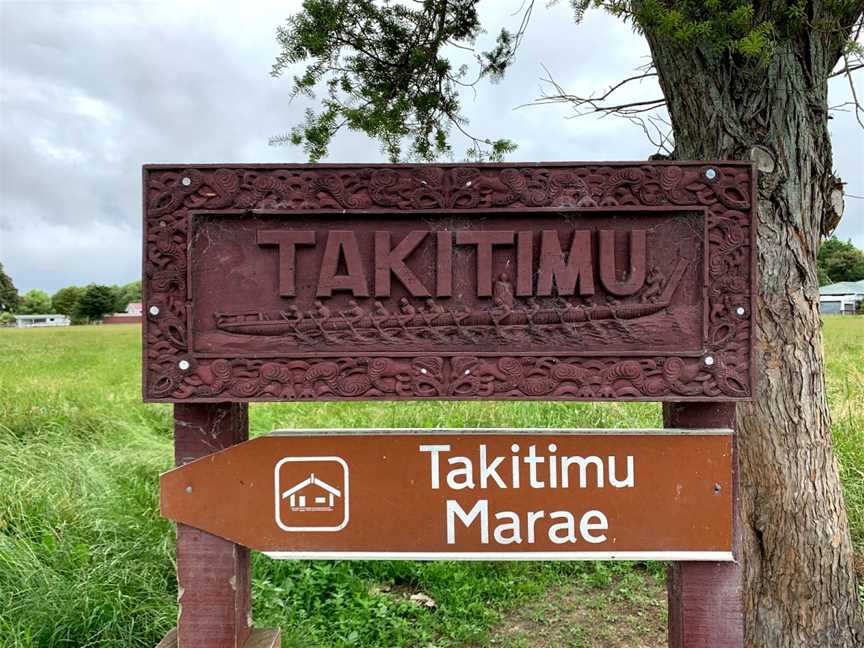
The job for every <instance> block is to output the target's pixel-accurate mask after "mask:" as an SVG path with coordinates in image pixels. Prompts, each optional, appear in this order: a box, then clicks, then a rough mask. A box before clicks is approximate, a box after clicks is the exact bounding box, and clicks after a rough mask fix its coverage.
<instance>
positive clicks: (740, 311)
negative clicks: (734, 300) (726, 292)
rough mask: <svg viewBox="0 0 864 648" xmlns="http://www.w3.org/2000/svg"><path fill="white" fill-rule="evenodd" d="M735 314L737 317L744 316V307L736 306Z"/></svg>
mask: <svg viewBox="0 0 864 648" xmlns="http://www.w3.org/2000/svg"><path fill="white" fill-rule="evenodd" d="M735 314H736V315H737V316H738V317H743V316H744V307H743V306H739V307H738V308H736V309H735Z"/></svg>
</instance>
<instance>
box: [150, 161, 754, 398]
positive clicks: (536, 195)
mask: <svg viewBox="0 0 864 648" xmlns="http://www.w3.org/2000/svg"><path fill="white" fill-rule="evenodd" d="M709 167H710V168H711V169H713V170H714V171H715V174H714V177H713V178H712V179H710V180H709V179H708V177H707V176H706V174H705V171H706V170H707V169H708V168H709ZM752 173H753V172H752V169H751V166H750V165H748V164H742V163H717V164H710V165H709V164H695V163H693V164H687V163H681V164H664V163H644V164H640V163H632V164H622V163H616V164H608V165H603V164H563V163H562V164H561V165H560V166H556V165H549V166H544V167H539V166H524V167H523V166H518V165H477V166H471V167H466V166H425V165H418V166H381V167H372V168H370V167H353V166H346V167H333V166H317V167H315V166H307V167H290V168H277V167H274V166H263V165H262V166H236V167H235V166H232V167H230V168H229V167H226V168H217V167H207V166H202V167H195V168H182V167H170V166H156V167H152V166H151V167H145V173H144V192H145V194H144V212H145V232H144V247H145V250H144V300H145V312H146V313H147V318H146V321H145V328H144V343H145V358H144V361H145V367H144V391H145V398H146V399H148V400H155V401H159V400H164V401H174V402H177V401H181V402H182V401H208V400H209V401H217V400H301V399H315V400H327V399H484V398H488V399H544V400H600V399H617V400H665V399H668V400H688V399H692V400H704V399H709V400H710V399H718V400H729V399H741V398H749V397H750V395H751V382H752V367H751V349H750V345H751V340H752V331H751V329H752V321H751V307H752V289H753V274H754V270H753V250H752V238H753V230H752V223H751V219H752V207H751V195H752V189H753V186H752V182H753V176H752ZM709 175H710V174H709Z"/></svg>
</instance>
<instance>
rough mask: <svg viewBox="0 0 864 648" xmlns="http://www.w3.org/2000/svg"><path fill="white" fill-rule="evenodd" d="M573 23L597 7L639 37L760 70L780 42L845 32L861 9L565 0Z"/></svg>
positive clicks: (795, 2) (842, 4) (688, 0)
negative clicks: (626, 24)
mask: <svg viewBox="0 0 864 648" xmlns="http://www.w3.org/2000/svg"><path fill="white" fill-rule="evenodd" d="M570 3H571V5H572V6H573V9H574V12H575V15H576V20H577V22H578V21H580V20H581V19H582V18H583V17H584V15H585V13H586V12H587V11H588V10H589V9H591V8H602V9H605V10H607V11H609V12H610V13H612V14H614V15H617V16H621V17H623V18H625V19H628V20H631V21H632V22H633V23H634V24H635V25H636V27H637V28H638V29H639V30H640V31H642V32H649V31H650V32H652V34H653V35H654V37H655V38H659V39H669V40H671V41H673V42H675V43H677V44H678V45H680V46H681V47H682V48H685V49H689V50H693V51H694V52H698V53H699V54H700V55H702V56H708V57H714V58H719V57H722V56H730V57H733V58H737V59H739V60H738V62H739V63H744V64H745V65H746V64H748V63H749V64H752V65H755V66H757V67H761V66H762V65H763V64H765V63H766V62H768V61H769V60H770V59H771V57H772V55H773V53H774V50H775V47H776V44H777V42H778V40H780V39H794V38H797V37H800V36H802V35H804V34H807V33H809V32H813V31H817V32H823V33H824V34H826V35H829V34H838V33H841V32H843V31H844V30H845V31H848V30H849V29H850V28H851V26H852V23H853V22H854V21H855V20H856V18H857V17H860V14H861V10H862V6H861V2H860V0H828V1H827V2H823V3H822V7H820V8H819V9H814V8H813V7H812V6H811V5H812V4H813V3H810V2H807V0H787V1H786V2H765V1H764V0H674V1H670V0H638V1H636V0H612V1H609V0H570Z"/></svg>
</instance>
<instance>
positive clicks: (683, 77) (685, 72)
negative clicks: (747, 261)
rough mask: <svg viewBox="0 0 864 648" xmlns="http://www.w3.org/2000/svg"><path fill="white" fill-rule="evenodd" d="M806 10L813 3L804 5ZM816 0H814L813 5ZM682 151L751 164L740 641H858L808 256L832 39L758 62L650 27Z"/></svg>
mask: <svg viewBox="0 0 864 648" xmlns="http://www.w3.org/2000/svg"><path fill="white" fill-rule="evenodd" d="M808 4H810V5H811V8H812V10H813V11H814V12H815V11H818V5H819V3H818V2H814V3H808ZM814 5H815V6H814ZM646 36H647V37H648V42H649V45H650V46H651V50H652V54H653V59H654V63H655V65H656V68H657V71H658V74H659V78H660V83H661V86H662V88H663V92H664V94H665V97H666V100H667V105H668V108H669V113H670V116H671V119H672V125H673V129H674V133H675V141H676V157H678V158H681V159H700V158H701V159H753V160H754V161H756V162H757V164H758V165H759V167H760V182H759V197H758V198H759V216H758V230H757V231H758V236H759V245H758V267H759V274H760V276H759V288H760V294H759V299H758V312H757V315H758V327H757V339H756V360H757V362H758V369H757V370H758V376H759V380H758V387H757V390H756V397H755V399H754V401H753V402H752V403H751V404H746V405H741V406H739V408H738V412H739V414H738V432H739V435H740V436H739V444H740V445H739V448H740V461H741V471H742V472H741V480H742V481H741V495H742V501H741V504H742V507H741V509H742V510H741V515H742V521H741V522H742V529H743V533H744V538H743V541H744V573H745V601H744V609H745V628H746V630H745V644H746V645H747V646H752V647H759V648H763V647H764V648H786V647H790V648H791V647H795V648H798V647H804V646H806V647H817V646H819V647H822V646H824V647H827V646H832V647H834V648H846V647H849V648H853V647H859V646H862V645H864V619H862V610H861V604H860V602H859V600H858V596H857V583H856V578H855V572H854V568H853V556H852V547H851V541H850V536H849V526H848V521H847V517H846V511H845V508H844V504H843V497H842V491H841V484H840V480H839V476H838V470H837V466H836V463H835V460H834V457H833V454H832V448H831V430H830V420H829V415H828V408H827V403H826V396H825V382H824V376H823V366H822V340H821V331H820V321H819V312H818V305H819V288H818V281H817V274H816V254H817V252H818V250H819V244H820V231H821V224H822V219H823V214H824V213H825V212H826V210H828V209H830V196H831V191H832V189H833V188H834V185H833V178H832V175H831V171H832V162H831V144H830V140H829V136H828V129H827V119H828V111H827V108H828V103H827V90H828V88H827V81H828V75H829V73H830V72H831V70H832V68H833V67H834V65H835V63H836V61H837V60H838V57H839V55H840V46H841V45H840V43H842V41H843V38H842V36H843V35H842V34H841V35H837V34H834V35H826V34H825V33H819V32H816V31H811V32H810V33H808V34H805V35H802V36H801V37H800V38H798V39H797V40H793V41H791V42H790V41H786V42H779V43H778V45H777V50H776V52H775V54H774V57H773V59H772V60H771V62H770V63H769V64H768V65H767V69H761V70H755V69H753V68H754V67H755V66H754V65H753V64H752V63H750V64H744V63H743V62H736V60H735V58H734V57H732V56H728V55H727V56H723V57H721V58H712V57H710V56H708V55H702V54H700V52H699V51H698V50H694V48H692V47H690V48H687V49H686V50H683V49H680V48H678V47H677V46H675V45H674V44H672V43H671V42H670V40H669V39H668V38H663V37H661V36H659V35H657V34H652V33H651V32H650V30H649V31H648V33H647V34H646Z"/></svg>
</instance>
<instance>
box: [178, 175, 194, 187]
mask: <svg viewBox="0 0 864 648" xmlns="http://www.w3.org/2000/svg"><path fill="white" fill-rule="evenodd" d="M180 182H181V184H182V185H183V186H184V187H188V186H189V185H191V184H192V178H190V177H189V176H185V177H184V178H183V179H182V180H181V181H180Z"/></svg>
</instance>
